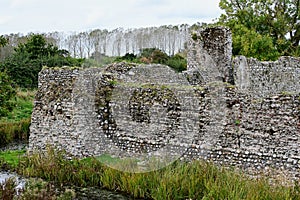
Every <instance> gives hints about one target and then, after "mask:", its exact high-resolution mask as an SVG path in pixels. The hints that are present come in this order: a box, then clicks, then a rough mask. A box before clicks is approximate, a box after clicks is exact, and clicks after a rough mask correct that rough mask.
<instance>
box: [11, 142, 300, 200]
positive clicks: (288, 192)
mask: <svg viewBox="0 0 300 200" xmlns="http://www.w3.org/2000/svg"><path fill="white" fill-rule="evenodd" d="M100 160H101V161H103V160H105V161H107V162H110V163H114V162H115V163H119V162H120V160H119V159H114V158H112V157H110V156H109V155H104V156H102V157H101V158H100ZM14 166H16V165H15V164H14ZM129 167H131V166H129ZM16 171H18V173H20V174H23V175H25V176H31V177H40V178H43V179H44V180H46V181H54V182H55V183H57V184H59V185H70V184H71V185H74V186H79V187H101V188H104V189H108V190H113V191H119V192H122V193H127V194H128V195H130V196H132V197H134V198H145V199H250V200H256V199H275V200H276V199H278V200H279V199H280V200H281V199H300V187H299V185H298V184H295V185H294V186H283V185H270V184H269V183H270V182H269V180H268V179H267V178H261V179H258V180H254V179H250V178H249V177H247V176H245V175H243V174H242V173H238V172H236V171H234V170H231V169H225V168H220V167H217V166H215V165H213V164H212V163H209V162H203V161H193V162H191V163H186V162H181V161H176V162H174V163H173V164H171V165H169V166H167V167H165V168H163V169H160V170H157V171H151V172H148V173H129V172H123V171H118V170H116V169H113V168H110V167H107V166H106V165H104V164H103V163H101V162H100V161H99V158H98V159H96V158H87V159H82V160H80V159H73V160H67V159H65V156H64V153H63V152H57V151H55V150H53V149H52V148H48V150H47V152H45V153H38V154H30V155H29V154H28V155H26V156H24V157H21V158H20V161H19V164H18V165H17V168H16Z"/></svg>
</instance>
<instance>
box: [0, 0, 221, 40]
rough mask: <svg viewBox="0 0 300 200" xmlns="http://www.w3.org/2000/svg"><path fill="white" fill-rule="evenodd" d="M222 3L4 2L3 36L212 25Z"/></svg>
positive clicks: (190, 0) (0, 11)
mask: <svg viewBox="0 0 300 200" xmlns="http://www.w3.org/2000/svg"><path fill="white" fill-rule="evenodd" d="M218 4H219V0H1V5H0V35H2V34H9V33H24V34H26V33H28V32H35V33H43V32H53V31H64V32H70V31H76V32H78V31H88V30H92V29H109V30H112V29H115V28H119V27H123V28H125V29H127V28H140V27H151V26H160V25H179V24H190V25H191V24H194V23H196V22H211V21H212V20H213V19H216V18H217V17H219V16H220V14H221V10H220V9H219V7H218Z"/></svg>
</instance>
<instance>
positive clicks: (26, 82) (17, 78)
mask: <svg viewBox="0 0 300 200" xmlns="http://www.w3.org/2000/svg"><path fill="white" fill-rule="evenodd" d="M82 62H83V59H75V58H72V57H70V56H69V52H68V51H66V50H61V49H58V47H56V46H54V45H53V44H50V43H47V42H46V40H45V38H44V37H43V36H42V35H32V36H31V37H30V38H29V39H28V41H27V42H26V43H21V44H19V45H18V47H17V48H15V52H14V53H13V55H12V56H10V57H8V58H7V59H5V60H4V61H3V62H2V63H1V66H0V71H4V70H6V71H7V73H8V75H9V76H10V77H11V79H12V80H13V81H14V82H15V83H16V84H17V85H18V86H20V87H24V88H34V87H37V83H38V73H39V72H40V71H41V69H42V67H43V66H48V67H61V66H64V65H67V66H81V63H82Z"/></svg>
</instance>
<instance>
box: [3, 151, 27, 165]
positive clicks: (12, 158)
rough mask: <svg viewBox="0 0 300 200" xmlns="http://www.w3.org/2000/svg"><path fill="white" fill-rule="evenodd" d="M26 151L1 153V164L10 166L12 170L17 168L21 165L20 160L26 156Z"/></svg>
mask: <svg viewBox="0 0 300 200" xmlns="http://www.w3.org/2000/svg"><path fill="white" fill-rule="evenodd" d="M25 153H26V150H16V151H0V164H4V163H5V164H8V165H9V166H10V168H16V167H17V166H18V164H19V161H20V158H21V157H22V156H24V155H25Z"/></svg>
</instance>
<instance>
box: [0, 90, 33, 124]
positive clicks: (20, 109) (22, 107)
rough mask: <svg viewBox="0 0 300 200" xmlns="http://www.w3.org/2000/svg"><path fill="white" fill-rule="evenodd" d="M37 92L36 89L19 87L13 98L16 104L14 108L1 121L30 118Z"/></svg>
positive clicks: (17, 120)
mask: <svg viewBox="0 0 300 200" xmlns="http://www.w3.org/2000/svg"><path fill="white" fill-rule="evenodd" d="M35 93H36V91H30V90H21V89H18V90H17V94H16V96H15V98H14V99H13V100H11V101H12V104H13V105H14V108H13V110H12V111H11V112H10V113H9V114H8V115H7V116H5V117H2V118H1V119H0V122H19V121H21V120H23V119H28V118H30V116H31V113H32V109H33V100H34V96H35Z"/></svg>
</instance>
